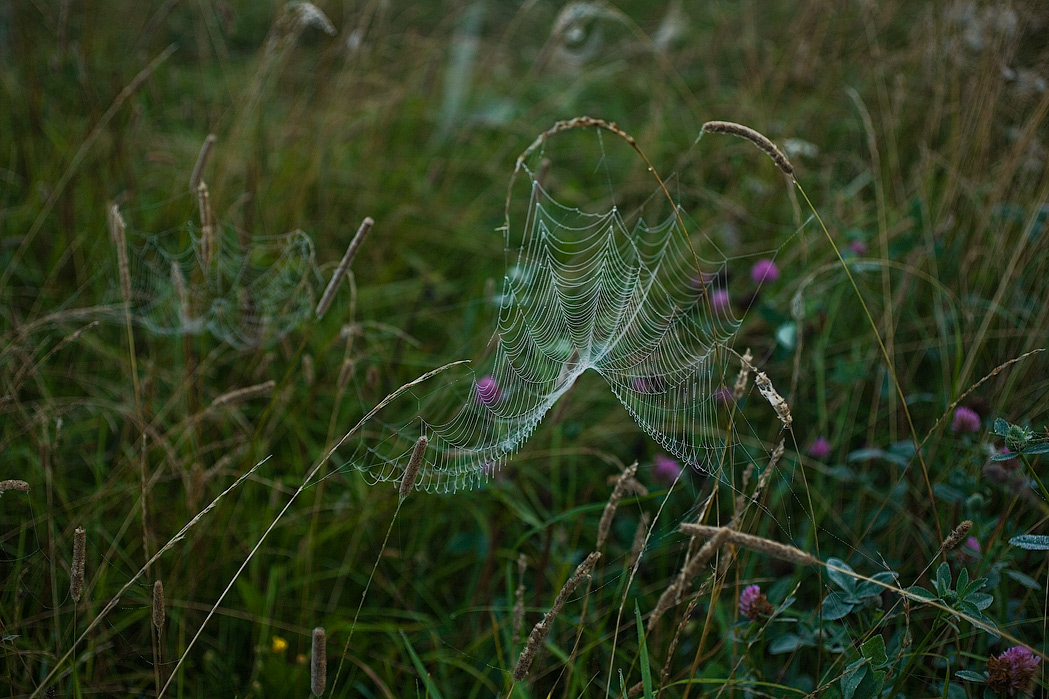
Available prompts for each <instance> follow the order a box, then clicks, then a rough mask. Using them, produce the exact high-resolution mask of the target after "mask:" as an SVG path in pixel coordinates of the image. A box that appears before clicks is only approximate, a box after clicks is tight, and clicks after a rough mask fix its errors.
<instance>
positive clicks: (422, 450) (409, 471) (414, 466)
mask: <svg viewBox="0 0 1049 699" xmlns="http://www.w3.org/2000/svg"><path fill="white" fill-rule="evenodd" d="M426 444H427V441H426V435H423V436H422V437H419V440H418V441H417V442H416V443H415V448H414V449H412V456H411V458H410V459H408V467H407V468H405V469H404V476H403V477H402V478H401V490H400V498H401V501H403V500H404V499H405V498H406V497H408V493H410V492H412V488H414V487H415V479H416V478H417V477H418V476H419V467H420V466H422V463H423V456H425V454H426Z"/></svg>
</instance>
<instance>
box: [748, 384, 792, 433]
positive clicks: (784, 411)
mask: <svg viewBox="0 0 1049 699" xmlns="http://www.w3.org/2000/svg"><path fill="white" fill-rule="evenodd" d="M754 385H756V386H757V387H758V391H759V392H760V393H761V395H762V396H764V397H765V400H767V401H768V402H769V405H771V406H772V408H773V409H774V410H775V411H776V415H777V416H778V417H779V421H780V422H782V423H783V428H784V429H787V430H789V429H790V427H791V425H793V424H794V417H793V416H792V415H791V414H790V405H788V404H787V401H786V400H785V399H784V398H783V396H781V395H780V394H779V392H778V391H777V390H776V387H775V386H773V385H772V379H770V378H769V376H768V374H766V373H765V372H763V371H759V372H758V373H757V374H756V375H755V376H754Z"/></svg>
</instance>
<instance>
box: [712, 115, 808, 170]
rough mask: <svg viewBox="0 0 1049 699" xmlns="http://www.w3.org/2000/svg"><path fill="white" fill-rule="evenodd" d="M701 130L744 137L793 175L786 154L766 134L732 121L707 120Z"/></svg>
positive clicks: (779, 166) (792, 168) (781, 168)
mask: <svg viewBox="0 0 1049 699" xmlns="http://www.w3.org/2000/svg"><path fill="white" fill-rule="evenodd" d="M703 131H705V132H706V133H724V134H729V135H731V136H739V137H740V138H745V139H746V140H748V141H750V142H751V143H753V144H754V145H755V146H757V147H758V148H760V149H761V150H762V151H764V152H765V154H766V155H767V156H769V157H770V158H772V162H774V163H776V167H778V168H779V169H780V170H782V171H783V172H784V173H786V174H788V175H790V176H791V177H793V176H794V166H793V165H791V164H790V160H788V159H787V156H786V155H784V154H783V151H781V150H780V149H779V148H778V147H777V146H776V144H775V143H773V142H772V141H771V140H770V139H769V138H768V137H767V136H765V135H763V134H761V133H759V132H757V131H755V130H754V129H752V128H750V127H749V126H744V125H743V124H737V123H735V122H734V121H708V122H707V123H705V124H703Z"/></svg>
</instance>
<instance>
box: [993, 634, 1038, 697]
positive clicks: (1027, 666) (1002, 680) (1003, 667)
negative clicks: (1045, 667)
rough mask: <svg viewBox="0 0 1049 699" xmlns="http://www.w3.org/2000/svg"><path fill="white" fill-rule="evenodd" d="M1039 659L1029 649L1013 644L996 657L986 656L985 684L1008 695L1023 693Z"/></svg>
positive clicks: (1032, 676) (1028, 684)
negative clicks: (986, 675)
mask: <svg viewBox="0 0 1049 699" xmlns="http://www.w3.org/2000/svg"><path fill="white" fill-rule="evenodd" d="M1040 661H1041V658H1039V657H1038V656H1036V655H1035V654H1034V653H1032V652H1031V651H1030V649H1028V648H1024V647H1023V646H1013V647H1012V648H1010V649H1009V650H1007V651H1005V652H1004V653H1002V654H1001V655H999V656H998V657H991V658H988V660H987V674H988V677H987V685H988V686H989V687H990V688H991V689H993V690H994V691H996V692H1003V693H1007V694H1008V695H1009V696H1013V695H1015V694H1017V693H1023V692H1024V690H1026V689H1027V688H1028V687H1029V686H1030V684H1031V680H1032V679H1033V678H1034V673H1035V672H1036V671H1037V669H1038V663H1039V662H1040Z"/></svg>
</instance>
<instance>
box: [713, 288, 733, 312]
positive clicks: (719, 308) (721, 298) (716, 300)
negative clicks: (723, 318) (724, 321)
mask: <svg viewBox="0 0 1049 699" xmlns="http://www.w3.org/2000/svg"><path fill="white" fill-rule="evenodd" d="M731 302H732V299H731V298H730V297H729V295H728V291H726V290H725V289H715V290H714V291H712V292H711V294H710V307H711V308H712V309H713V310H714V312H715V313H727V312H728V309H729V304H730V303H731Z"/></svg>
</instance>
